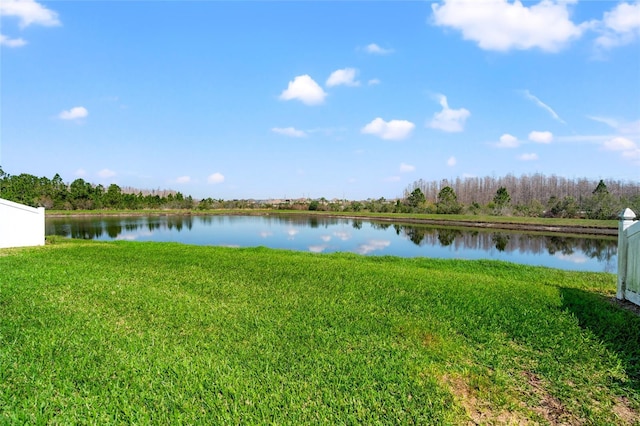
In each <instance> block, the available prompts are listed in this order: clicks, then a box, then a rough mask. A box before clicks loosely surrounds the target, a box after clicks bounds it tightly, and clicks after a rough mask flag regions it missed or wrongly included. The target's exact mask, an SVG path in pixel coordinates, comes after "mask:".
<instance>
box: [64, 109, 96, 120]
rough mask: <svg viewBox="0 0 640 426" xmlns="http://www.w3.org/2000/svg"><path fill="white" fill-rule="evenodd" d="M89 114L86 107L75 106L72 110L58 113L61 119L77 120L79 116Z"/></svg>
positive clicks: (82, 116) (83, 116)
mask: <svg viewBox="0 0 640 426" xmlns="http://www.w3.org/2000/svg"><path fill="white" fill-rule="evenodd" d="M88 115H89V111H87V109H86V108H85V107H73V108H71V109H70V110H67V111H62V112H61V113H60V114H58V118H60V119H61V120H77V119H79V118H85V117H86V116H88Z"/></svg>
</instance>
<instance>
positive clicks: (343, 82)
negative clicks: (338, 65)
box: [325, 68, 360, 87]
mask: <svg viewBox="0 0 640 426" xmlns="http://www.w3.org/2000/svg"><path fill="white" fill-rule="evenodd" d="M357 74H358V70H356V69H355V68H343V69H340V70H335V71H334V72H332V73H331V75H330V76H329V78H328V79H327V82H326V83H325V85H326V86H327V87H334V86H352V87H353V86H360V82H359V81H358V80H356V75H357Z"/></svg>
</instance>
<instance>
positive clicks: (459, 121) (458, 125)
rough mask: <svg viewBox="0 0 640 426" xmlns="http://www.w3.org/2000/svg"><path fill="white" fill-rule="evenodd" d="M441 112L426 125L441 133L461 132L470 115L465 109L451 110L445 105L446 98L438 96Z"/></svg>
mask: <svg viewBox="0 0 640 426" xmlns="http://www.w3.org/2000/svg"><path fill="white" fill-rule="evenodd" d="M439 101H440V105H441V106H442V111H440V112H437V113H435V114H434V115H433V119H432V120H431V121H430V122H429V123H428V124H427V126H428V127H431V128H433V129H438V130H442V131H443V132H461V131H463V130H464V123H465V121H466V120H467V118H469V116H470V115H471V113H470V112H469V110H467V109H465V108H460V109H451V108H449V104H448V103H447V97H446V96H444V95H440V96H439Z"/></svg>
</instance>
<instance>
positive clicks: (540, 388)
mask: <svg viewBox="0 0 640 426" xmlns="http://www.w3.org/2000/svg"><path fill="white" fill-rule="evenodd" d="M522 376H523V377H524V379H525V380H526V381H527V383H528V385H529V388H530V389H531V391H532V392H533V395H534V396H535V397H536V398H538V399H539V403H538V406H536V407H529V408H530V409H531V410H532V411H533V412H535V413H536V414H538V415H539V416H541V417H542V418H543V419H545V420H546V421H547V422H549V424H552V425H582V424H585V421H583V420H581V419H579V418H577V417H576V416H574V415H573V414H572V413H571V412H569V411H568V410H567V409H566V408H565V406H564V405H563V404H562V402H560V400H559V399H558V398H556V397H554V396H553V395H551V394H549V392H548V391H547V390H546V389H545V388H544V385H543V383H542V381H541V380H540V378H539V377H538V376H536V375H535V374H534V373H532V372H530V371H524V372H523V373H522Z"/></svg>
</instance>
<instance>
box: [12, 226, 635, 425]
mask: <svg viewBox="0 0 640 426" xmlns="http://www.w3.org/2000/svg"><path fill="white" fill-rule="evenodd" d="M52 240H53V243H52V244H48V245H47V246H45V247H37V248H25V249H3V250H0V424H100V425H102V424H111V423H123V424H132V423H134V424H147V423H154V424H194V423H208V424H291V425H298V424H462V425H466V424H468V422H469V421H474V422H477V423H480V424H509V423H518V422H520V423H525V422H530V423H536V422H537V423H541V424H612V425H613V424H634V423H636V424H637V423H639V422H640V317H638V316H637V315H635V314H633V313H631V312H629V311H627V310H623V309H620V308H618V307H616V306H615V305H612V304H611V303H610V299H611V296H612V295H613V294H614V293H615V276H614V275H611V274H605V273H583V272H567V271H560V270H554V269H546V268H537V267H529V266H522V265H515V264H509V263H503V262H495V261H461V260H433V259H401V258H396V257H361V256H358V255H353V254H312V253H301V252H289V251H280V250H270V249H266V248H251V249H232V248H222V247H201V246H187V245H179V244H171V243H131V242H108V243H104V242H86V241H70V240H63V239H58V238H54V239H52Z"/></svg>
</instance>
